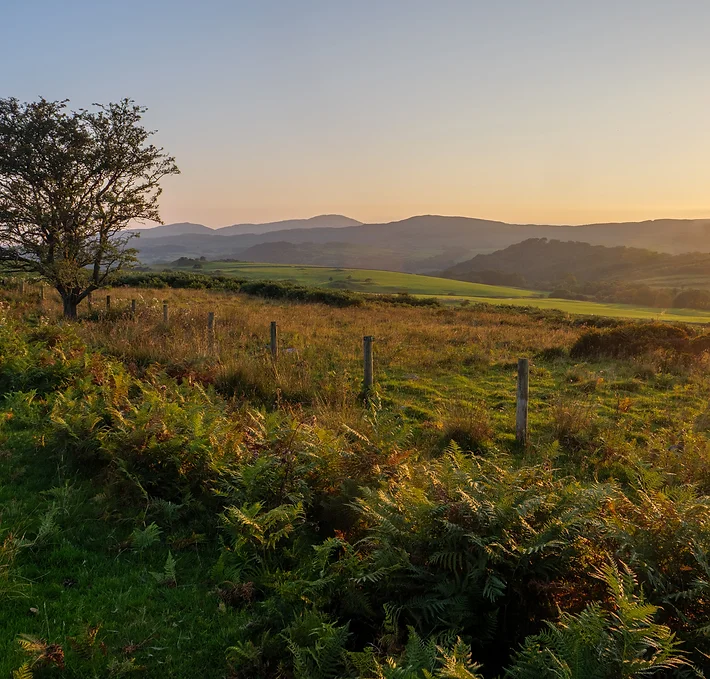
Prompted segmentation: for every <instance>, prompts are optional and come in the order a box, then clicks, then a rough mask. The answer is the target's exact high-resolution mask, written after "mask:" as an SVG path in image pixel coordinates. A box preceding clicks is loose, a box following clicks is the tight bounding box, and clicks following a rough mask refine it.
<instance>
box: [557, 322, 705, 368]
mask: <svg viewBox="0 0 710 679" xmlns="http://www.w3.org/2000/svg"><path fill="white" fill-rule="evenodd" d="M691 338H692V335H691V333H690V332H689V331H688V329H687V328H686V327H684V326H680V325H670V324H666V323H627V324H625V325H621V326H618V327H616V328H608V329H605V330H590V331H588V332H585V333H584V334H582V335H581V336H580V337H579V338H578V339H577V341H576V342H575V343H574V344H573V345H572V348H571V349H570V357H571V358H573V359H578V358H592V359H594V358H631V357H634V356H642V355H643V354H648V353H652V352H654V351H657V350H659V349H661V350H671V351H674V352H682V351H685V350H687V349H688V347H689V346H690V342H691Z"/></svg>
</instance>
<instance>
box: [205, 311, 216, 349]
mask: <svg viewBox="0 0 710 679" xmlns="http://www.w3.org/2000/svg"><path fill="white" fill-rule="evenodd" d="M207 346H208V348H209V350H210V352H213V351H214V346H215V343H214V311H210V312H209V313H208V314H207Z"/></svg>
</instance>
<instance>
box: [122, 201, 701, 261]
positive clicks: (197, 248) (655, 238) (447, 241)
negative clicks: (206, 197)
mask: <svg viewBox="0 0 710 679" xmlns="http://www.w3.org/2000/svg"><path fill="white" fill-rule="evenodd" d="M288 224H289V225H290V228H279V227H278V223H276V224H274V225H261V226H262V227H264V226H268V227H269V228H271V227H272V226H273V227H274V228H275V230H269V231H267V232H262V233H253V232H252V233H241V232H239V233H235V230H236V231H239V230H240V229H241V227H238V228H236V229H235V230H232V231H229V230H225V229H217V230H209V229H208V230H207V231H205V230H202V229H196V230H194V231H193V232H190V233H187V234H181V233H174V231H172V230H171V229H172V227H173V225H167V226H165V227H158V228H157V229H154V230H152V231H145V232H143V233H142V234H141V239H140V240H139V241H137V242H136V247H137V248H138V249H139V250H140V257H141V259H142V260H143V261H145V262H155V261H171V260H173V259H177V258H178V257H180V256H188V257H200V256H205V257H207V258H209V259H214V258H223V257H235V258H241V257H242V255H243V253H244V252H245V251H246V250H247V249H248V248H251V247H253V246H255V245H259V244H262V243H278V242H280V243H283V242H288V243H291V244H294V245H300V246H301V248H300V249H299V252H298V256H299V260H298V262H290V263H310V264H312V263H315V262H318V263H321V264H324V265H328V266H334V265H348V266H353V265H355V261H356V260H353V261H342V260H336V259H332V260H327V259H324V258H323V253H322V250H320V249H319V247H318V246H321V245H323V244H325V243H346V244H348V245H349V246H350V248H351V253H352V256H353V257H356V258H362V257H365V256H367V255H368V249H369V250H371V249H373V248H376V249H378V250H380V251H382V253H383V254H386V258H385V261H384V262H383V263H379V264H378V266H383V267H384V268H388V269H396V270H400V271H408V272H412V273H433V272H435V271H441V270H442V269H446V268H448V267H451V266H454V265H455V264H457V263H458V262H461V261H463V260H466V259H470V258H471V257H473V256H475V255H477V254H488V253H491V252H494V251H496V250H500V249H502V248H506V247H508V246H510V245H513V244H515V243H519V242H521V241H524V240H527V239H530V238H548V239H553V240H560V241H583V242H586V243H591V244H593V245H605V246H609V247H613V246H626V247H637V248H645V249H651V250H656V251H659V252H667V253H672V254H679V253H683V252H692V251H701V252H702V251H710V220H656V221H647V222H627V223H619V224H589V225H584V226H550V225H536V224H507V223H504V222H496V221H490V220H482V219H473V218H469V217H445V216H437V215H422V216H418V217H411V218H409V219H405V220H401V221H396V222H389V223H383V224H356V225H354V226H343V225H342V223H341V224H340V225H339V226H327V227H325V226H322V225H316V226H313V222H312V221H311V222H309V225H310V227H311V228H307V227H306V226H304V225H303V224H299V223H298V220H295V221H293V222H289V223H288ZM205 228H206V227H205ZM249 228H252V227H249ZM227 229H232V227H227Z"/></svg>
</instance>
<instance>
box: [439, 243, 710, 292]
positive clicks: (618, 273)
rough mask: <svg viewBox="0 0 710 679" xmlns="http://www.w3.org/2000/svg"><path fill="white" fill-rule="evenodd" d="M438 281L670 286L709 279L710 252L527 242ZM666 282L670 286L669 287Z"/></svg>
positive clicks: (478, 259)
mask: <svg viewBox="0 0 710 679" xmlns="http://www.w3.org/2000/svg"><path fill="white" fill-rule="evenodd" d="M441 275H442V276H443V277H444V278H454V279H457V280H464V281H472V282H479V283H480V282H486V280H487V279H494V278H495V277H496V275H498V276H500V275H503V276H510V277H517V280H516V283H517V284H518V285H529V286H532V287H535V288H542V289H549V288H553V287H555V286H556V285H558V284H560V283H562V282H564V281H565V280H568V279H570V277H573V278H574V279H576V280H577V281H579V282H590V281H624V282H642V281H643V282H645V281H647V280H649V279H653V280H654V281H655V283H656V287H663V286H664V285H667V286H668V287H676V286H677V282H678V281H679V280H682V279H688V280H691V279H693V278H696V277H698V276H705V277H706V278H710V254H708V253H700V252H695V253H687V254H682V255H672V254H669V253H664V252H653V251H651V250H643V249H640V248H630V247H624V246H617V247H605V246H603V245H590V244H588V243H580V242H577V241H559V240H548V239H546V238H532V239H528V240H525V241H523V242H521V243H516V244H515V245H510V246H508V247H507V248H505V249H503V250H498V251H497V252H493V253H491V254H482V255H476V256H475V257H473V258H472V259H469V260H466V261H465V262H460V263H459V264H456V265H455V266H453V267H450V268H449V269H446V270H445V271H443V272H442V273H441ZM670 280H672V281H673V282H675V283H676V286H674V285H672V284H669V283H668V281H670Z"/></svg>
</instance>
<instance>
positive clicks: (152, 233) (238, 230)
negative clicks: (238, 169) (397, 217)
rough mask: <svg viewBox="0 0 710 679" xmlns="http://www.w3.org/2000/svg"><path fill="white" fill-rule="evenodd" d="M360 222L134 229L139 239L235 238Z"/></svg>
mask: <svg viewBox="0 0 710 679" xmlns="http://www.w3.org/2000/svg"><path fill="white" fill-rule="evenodd" d="M360 224H362V222H358V221H357V219H350V217H344V216H343V215H318V216H317V217H311V218H310V219H286V220H283V221H280V222H268V223H266V224H232V225H231V226H223V227H220V228H218V229H211V228H210V227H209V226H204V224H193V223H191V222H180V223H178V224H165V225H163V226H156V227H154V228H146V229H135V231H137V232H139V233H140V234H141V238H164V237H165V236H184V235H186V234H201V235H213V236H236V235H239V234H245V233H254V234H258V233H269V232H270V231H288V230H290V229H314V228H318V227H327V228H331V229H342V228H344V227H346V226H359V225H360Z"/></svg>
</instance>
